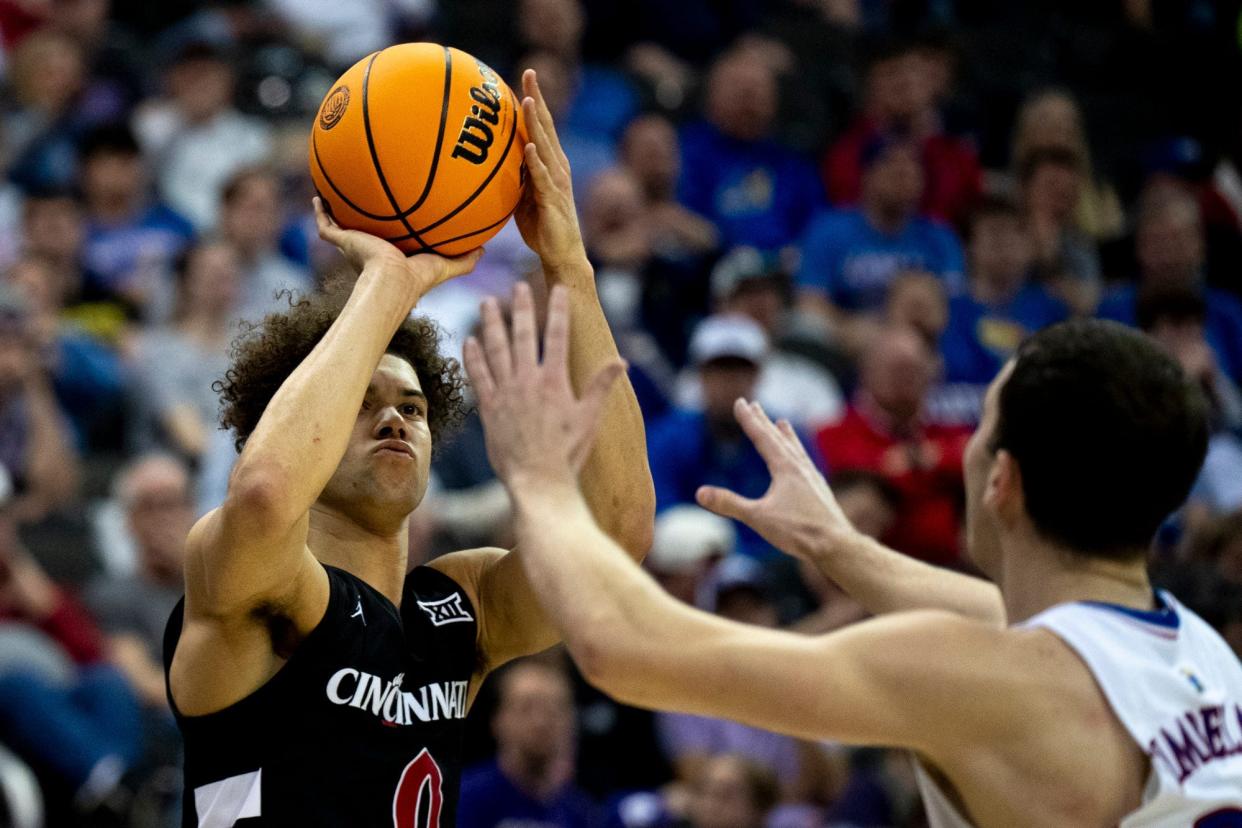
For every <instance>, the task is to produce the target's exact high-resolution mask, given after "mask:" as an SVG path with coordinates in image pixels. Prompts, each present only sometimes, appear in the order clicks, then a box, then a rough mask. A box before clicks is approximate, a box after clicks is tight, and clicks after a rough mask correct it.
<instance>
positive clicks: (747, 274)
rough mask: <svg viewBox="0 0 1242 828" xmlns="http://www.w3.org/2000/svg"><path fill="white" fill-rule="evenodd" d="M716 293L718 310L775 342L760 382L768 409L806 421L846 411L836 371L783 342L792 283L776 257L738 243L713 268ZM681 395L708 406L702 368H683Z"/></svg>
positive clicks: (759, 393)
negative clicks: (745, 320)
mask: <svg viewBox="0 0 1242 828" xmlns="http://www.w3.org/2000/svg"><path fill="white" fill-rule="evenodd" d="M711 293H712V302H713V304H714V306H715V309H716V311H717V312H718V313H722V314H727V315H734V316H743V317H747V318H749V319H752V320H754V322H756V323H757V324H758V325H759V327H760V328H761V329H762V332H763V334H764V336H765V337H766V339H767V341H768V343H769V347H768V348H766V349H765V357H764V359H763V361H762V364H761V366H760V369H759V379H758V381H757V384H756V386H755V397H756V398H757V399H758V400H759V402H761V403H763V407H764V409H765V410H767V411H769V412H771V413H772V416H774V417H784V418H786V419H788V420H789V421H790V422H792V423H795V424H797V425H802V426H810V425H816V424H819V423H825V422H830V421H832V420H835V419H837V418H839V417H840V416H841V413H842V411H843V409H844V406H845V400H844V397H843V395H842V394H841V386H840V384H839V383H838V382H837V379H836V377H834V376H833V375H832V374H831V373H830V372H829V371H828V370H827V369H826V368H824V367H823V366H822V365H820V364H819V363H817V362H815V361H814V360H812V359H809V358H808V357H806V356H803V355H801V354H798V353H793V352H791V351H786V350H784V349H782V347H781V343H780V336H781V333H782V330H783V327H784V325H785V321H786V314H787V312H788V310H789V305H790V298H791V289H790V284H789V279H788V277H787V276H786V275H785V274H784V273H782V272H781V270H780V268H779V264H778V262H777V261H776V259H775V257H773V256H770V255H765V254H763V253H762V252H760V251H759V250H757V249H756V248H753V247H736V248H734V249H733V250H731V251H729V252H728V253H726V254H725V255H724V257H722V258H721V260H720V261H719V262H718V263H717V264H716V267H715V268H714V269H713V270H712V277H711ZM676 400H677V404H678V405H680V406H682V407H683V408H700V407H702V405H703V389H702V385H701V383H700V382H699V376H698V371H696V370H693V369H690V370H687V371H685V372H683V373H682V375H681V376H680V378H679V379H678V384H677V389H676Z"/></svg>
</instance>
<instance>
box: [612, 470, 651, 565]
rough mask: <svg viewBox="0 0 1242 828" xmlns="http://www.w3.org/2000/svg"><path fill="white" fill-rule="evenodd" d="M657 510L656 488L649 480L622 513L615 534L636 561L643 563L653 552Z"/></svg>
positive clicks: (614, 536) (626, 551)
mask: <svg viewBox="0 0 1242 828" xmlns="http://www.w3.org/2000/svg"><path fill="white" fill-rule="evenodd" d="M655 510H656V499H655V488H654V487H653V486H652V485H651V479H650V478H648V479H647V485H646V486H644V487H643V490H642V491H641V492H639V493H638V494H637V495H636V496H635V497H633V498H631V501H630V505H629V508H627V509H625V510H624V511H623V512H622V513H621V516H620V520H619V521H618V523H617V527H616V531H615V532H614V533H613V539H614V540H616V542H617V545H618V546H620V547H621V548H622V549H624V550H625V553H626V554H627V555H629V556H630V557H631V558H633V559H634V560H637V561H641V560H642V559H643V558H645V557H647V553H648V552H649V551H651V544H652V543H653V542H654V540H655Z"/></svg>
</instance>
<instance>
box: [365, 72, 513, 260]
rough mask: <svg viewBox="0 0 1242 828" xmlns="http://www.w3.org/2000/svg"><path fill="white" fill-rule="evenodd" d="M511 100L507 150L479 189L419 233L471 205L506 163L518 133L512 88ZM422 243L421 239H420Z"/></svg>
mask: <svg viewBox="0 0 1242 828" xmlns="http://www.w3.org/2000/svg"><path fill="white" fill-rule="evenodd" d="M363 100H364V101H365V100H366V98H365V96H364V98H363ZM509 101H510V103H511V104H512V105H513V123H512V124H511V125H510V127H509V140H508V141H506V142H505V151H504V152H502V153H501V154H500V158H498V159H497V160H496V165H495V166H494V167H492V171H491V172H489V173H488V174H487V178H485V179H483V183H482V184H480V185H479V187H478V189H476V190H475V191H474V192H473V193H471V194H470V197H469V198H467V199H466V200H465V201H463V202H462V203H461V204H458V205H457V206H456V207H454V208H453V210H452V211H451V212H450V213H448V215H445V216H441V217H440V218H439V219H437V220H435V221H433V222H432V223H431V224H428V225H427V226H426V227H420V228H419V229H418V232H419V233H426V232H428V231H429V230H434V229H435V228H437V227H439V226H440V225H441V224H444V222H446V221H448V220H449V219H451V218H452V217H453V216H455V215H457V214H458V213H460V212H461V211H462V210H464V209H466V207H467V206H469V204H470V202H472V201H474V200H475V199H476V198H478V196H479V193H481V192H483V191H484V190H485V189H487V185H488V184H490V183H491V181H492V179H493V178H495V177H496V173H498V172H500V168H501V166H502V165H503V164H504V162H505V158H507V157H508V156H509V150H510V149H512V147H513V138H514V136H515V135H517V125H518V105H517V98H516V96H514V94H513V90H512V89H510V90H509ZM363 111H364V112H365V111H366V110H365V107H364V109H363ZM394 209H395V208H394ZM410 232H411V233H413V232H414V230H413V228H410ZM420 243H421V239H420ZM441 244H443V242H441Z"/></svg>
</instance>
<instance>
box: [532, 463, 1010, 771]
mask: <svg viewBox="0 0 1242 828" xmlns="http://www.w3.org/2000/svg"><path fill="white" fill-rule="evenodd" d="M520 480H521V479H520V478H515V480H514V498H515V501H516V509H517V532H518V539H519V543H521V544H523V547H524V553H525V554H524V556H523V563H524V564H525V566H526V570H527V575H528V577H529V579H530V582H531V583H533V584H535V585H537V591H538V593H539V597H540V601H541V603H542V604H543V605H544V607H545V608H547V611H548V612H549V614H550V615H551V616H552V617H553V619H554V620H555V622H556V624H557V626H558V627H559V628H560V629H561V630H562V631H563V632H564V634H565V639H566V643H567V644H568V646H569V649H570V653H571V654H572V655H573V657H574V659H575V661H576V662H577V663H578V665H579V667H580V668H581V669H582V671H583V673H584V674H585V675H586V677H587V678H588V680H590V681H591V682H592V683H594V684H596V685H597V686H599V687H600V688H601V689H602V690H604V691H605V692H607V693H609V694H610V695H613V696H615V697H616V698H617V699H619V700H620V701H623V702H626V703H628V704H635V705H640V706H644V707H658V708H660V709H669V710H676V711H681V712H686V713H693V714H696V715H702V716H712V717H718V718H728V719H735V720H737V721H741V722H744V723H746V724H750V725H752V726H755V727H760V728H764V729H768V730H776V731H780V732H783V733H788V734H790V735H794V736H798V737H801V738H806V739H835V740H840V741H846V742H850V743H855V744H876V745H889V746H895V747H907V748H912V749H915V750H919V751H922V752H924V753H926V754H928V755H930V756H936V755H938V754H940V753H941V752H942V748H943V741H944V740H946V739H968V738H969V737H970V734H972V733H975V732H976V731H978V730H979V729H980V728H994V729H995V730H994V731H993V732H994V733H995V735H997V736H1000V735H1001V734H1000V730H999V729H1000V728H1003V727H1004V726H1005V723H1006V722H1007V721H1010V720H1011V717H1010V716H1009V715H1008V713H1009V712H1010V711H1009V710H1008V707H1009V705H1010V704H1011V701H1010V700H1011V699H1012V698H1013V694H1014V693H1015V692H1016V691H1017V690H1018V689H1019V686H1020V685H1021V684H1022V683H1023V682H1029V681H1030V676H1029V675H1028V671H1027V670H1020V671H1015V670H1013V669H1012V668H1002V665H1004V664H1006V663H1007V648H1008V646H1009V645H1008V644H1007V642H1006V639H1005V635H1006V634H1005V633H1004V632H1003V631H1001V630H998V629H994V628H990V627H988V626H986V625H983V624H979V623H977V622H974V621H970V620H968V619H963V618H960V617H957V616H953V615H950V614H946V613H932V612H921V613H902V614H899V615H893V616H891V617H888V618H883V619H875V620H872V621H868V622H864V623H861V624H857V625H854V626H853V627H850V628H847V629H845V630H841V631H839V632H835V633H830V634H828V635H824V636H818V637H813V636H805V635H799V634H796V633H791V632H785V631H779V630H769V629H764V628H759V627H753V626H749V625H743V624H737V623H734V622H730V621H727V620H725V619H721V618H718V617H716V616H713V615H709V614H707V613H704V612H701V611H699V610H697V609H694V608H692V607H688V606H685V605H683V604H681V603H679V602H677V601H676V600H675V599H673V598H671V597H670V596H668V595H667V594H665V593H664V592H663V591H662V590H661V589H660V587H659V586H658V585H657V584H656V583H655V582H654V581H653V580H652V579H651V578H649V577H648V576H647V575H646V573H644V572H643V571H642V570H641V569H639V568H638V567H636V566H635V565H634V564H633V563H632V562H631V561H629V560H627V559H626V558H625V556H624V555H623V554H622V553H621V551H620V550H619V549H618V548H617V547H616V545H615V544H613V543H612V542H611V541H609V540H608V539H607V538H606V537H605V536H604V535H603V534H602V533H601V532H600V531H599V529H598V528H597V527H595V526H594V525H593V522H592V521H591V518H590V515H589V513H588V512H587V511H586V508H585V504H584V503H583V501H582V498H581V497H580V495H579V494H578V493H577V491H576V490H575V489H574V487H573V486H572V482H566V483H565V484H563V485H559V486H557V485H548V484H547V482H546V481H544V482H543V483H542V484H541V485H539V486H535V485H533V482H534V481H526V483H527V484H528V485H520ZM967 697H969V698H971V699H972V700H973V701H972V702H971V704H970V705H965V704H964V703H963V699H964V698H967ZM968 719H969V720H968Z"/></svg>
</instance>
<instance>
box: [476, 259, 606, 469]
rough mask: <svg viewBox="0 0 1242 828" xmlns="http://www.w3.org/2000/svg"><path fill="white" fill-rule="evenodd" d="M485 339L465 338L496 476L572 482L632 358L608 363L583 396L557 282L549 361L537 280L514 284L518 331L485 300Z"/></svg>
mask: <svg viewBox="0 0 1242 828" xmlns="http://www.w3.org/2000/svg"><path fill="white" fill-rule="evenodd" d="M482 315H483V332H482V334H483V342H482V343H480V342H479V340H477V339H475V338H474V337H470V338H469V339H468V340H466V345H465V352H464V353H465V361H466V371H467V372H468V373H469V375H470V381H471V382H472V383H473V385H474V392H475V396H477V397H478V400H479V414H480V416H481V417H482V419H483V428H484V432H485V434H486V439H487V456H488V459H489V460H491V463H492V467H493V468H494V469H495V470H496V475H497V476H498V477H499V478H500V480H501V481H502V482H503V483H504V484H505V485H506V486H509V487H510V488H512V487H513V486H514V484H515V483H519V482H520V485H540V484H547V483H562V482H573V481H574V479H575V477H576V475H577V473H578V470H579V469H581V468H582V464H583V463H584V462H585V461H586V457H587V454H588V453H589V452H590V449H591V443H592V442H593V441H594V438H595V429H596V426H597V425H598V424H599V417H600V413H601V410H602V409H603V405H604V400H605V398H606V397H607V395H608V390H609V389H610V388H611V387H612V384H613V382H615V381H616V379H617V377H619V376H620V375H621V373H622V371H623V370H624V369H625V364H624V363H623V362H621V361H620V360H615V361H613V362H610V363H608V364H606V365H605V366H604V367H603V368H602V369H600V371H599V372H598V373H596V374H595V376H594V377H593V378H592V379H591V381H590V382H589V383H587V385H586V391H585V393H584V394H583V395H582V398H581V399H578V398H576V397H575V396H574V391H573V388H572V387H571V386H570V382H569V368H568V351H569V295H568V292H567V291H566V289H565V288H564V287H561V286H557V287H555V288H553V290H552V295H551V298H550V299H549V302H548V320H547V329H546V331H545V333H544V345H543V359H542V361H541V360H540V359H539V345H538V342H537V337H536V333H535V328H536V323H535V303H534V300H533V298H532V297H531V291H530V286H529V285H527V284H526V283H524V282H519V283H518V285H517V286H516V287H515V288H514V290H513V337H512V340H510V337H509V332H508V330H506V326H505V322H504V319H503V317H502V316H501V314H500V307H499V305H498V304H497V303H496V300H495V299H493V298H488V299H487V300H485V301H484V302H483V306H482Z"/></svg>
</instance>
